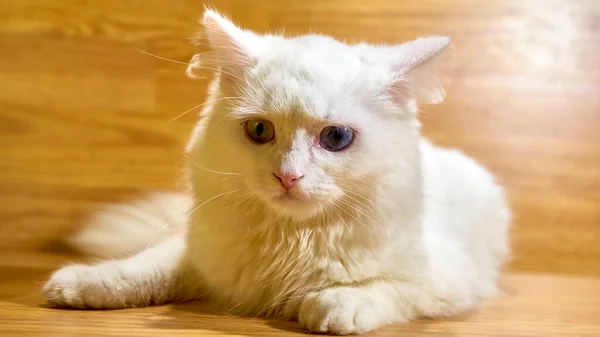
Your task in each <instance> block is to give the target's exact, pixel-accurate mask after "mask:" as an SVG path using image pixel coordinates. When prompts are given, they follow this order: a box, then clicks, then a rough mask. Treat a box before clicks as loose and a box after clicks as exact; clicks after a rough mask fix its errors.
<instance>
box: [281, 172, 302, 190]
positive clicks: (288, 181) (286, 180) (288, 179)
mask: <svg viewBox="0 0 600 337" xmlns="http://www.w3.org/2000/svg"><path fill="white" fill-rule="evenodd" d="M273 174H274V175H275V177H276V178H277V179H279V182H280V183H281V186H283V188H285V189H286V190H289V189H290V188H292V187H294V185H296V183H297V182H298V180H300V179H301V178H302V177H304V175H303V174H277V173H273Z"/></svg>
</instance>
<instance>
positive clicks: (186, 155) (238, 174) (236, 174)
mask: <svg viewBox="0 0 600 337" xmlns="http://www.w3.org/2000/svg"><path fill="white" fill-rule="evenodd" d="M183 155H184V156H185V157H186V158H187V159H189V161H191V162H192V163H193V164H194V165H196V166H197V167H198V168H201V169H203V170H205V171H207V172H211V173H216V174H224V175H235V176H241V174H240V173H236V172H221V171H215V170H211V169H207V168H206V167H204V166H202V165H200V164H198V163H196V162H195V161H194V160H193V159H192V158H191V157H190V156H189V155H188V154H187V153H183Z"/></svg>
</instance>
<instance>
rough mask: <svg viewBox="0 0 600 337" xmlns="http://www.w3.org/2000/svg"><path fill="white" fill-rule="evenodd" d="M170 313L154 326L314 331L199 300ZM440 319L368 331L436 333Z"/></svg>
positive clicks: (260, 332)
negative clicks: (238, 312)
mask: <svg viewBox="0 0 600 337" xmlns="http://www.w3.org/2000/svg"><path fill="white" fill-rule="evenodd" d="M163 314H164V315H166V316H170V317H171V318H172V320H169V321H170V322H166V320H163V321H162V322H161V321H157V322H155V323H153V324H152V325H151V327H154V328H160V329H169V328H170V329H193V330H198V333H199V334H200V335H201V334H202V333H203V332H217V333H222V334H226V335H229V334H231V335H238V336H239V335H243V336H265V335H279V334H277V332H275V331H272V330H273V329H276V330H278V331H281V334H284V332H285V335H286V336H310V335H314V334H312V333H310V332H308V331H306V330H304V329H302V328H301V327H300V326H299V324H298V322H295V321H284V320H277V319H264V318H253V317H244V316H238V315H232V314H227V313H224V311H220V310H219V309H218V308H217V307H216V306H214V305H211V304H210V303H203V302H195V303H186V304H176V305H172V306H171V307H170V310H168V311H166V312H165V313H163ZM469 316H470V314H468V313H467V314H463V315H461V317H455V318H454V319H451V320H452V321H455V320H458V321H460V320H464V319H468V317H469ZM439 322H440V320H435V319H422V320H418V321H415V322H412V323H409V324H406V323H405V324H397V325H391V326H386V327H382V328H380V329H377V330H375V331H373V332H371V333H369V334H368V336H370V337H375V336H397V335H401V336H414V337H423V336H432V335H437V333H436V332H433V331H436V330H437V329H432V326H434V327H435V325H436V324H439ZM443 335H444V336H445V337H452V336H456V334H454V333H453V332H450V331H445V332H443Z"/></svg>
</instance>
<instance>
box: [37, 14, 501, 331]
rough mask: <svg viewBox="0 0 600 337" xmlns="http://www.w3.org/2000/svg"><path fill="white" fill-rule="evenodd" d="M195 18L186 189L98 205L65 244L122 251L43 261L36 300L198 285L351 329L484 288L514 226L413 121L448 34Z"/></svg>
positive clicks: (437, 85) (434, 311)
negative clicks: (198, 100)
mask: <svg viewBox="0 0 600 337" xmlns="http://www.w3.org/2000/svg"><path fill="white" fill-rule="evenodd" d="M202 22H203V24H204V26H205V33H206V37H207V40H208V44H209V46H210V47H211V50H212V54H211V55H204V56H199V55H196V56H195V57H194V58H193V59H192V62H190V67H189V69H188V72H189V73H190V74H191V75H194V74H196V71H197V70H199V69H202V68H204V67H206V64H207V63H205V62H206V61H207V60H213V61H214V62H215V63H216V64H214V66H215V67H218V69H219V71H217V72H216V80H215V81H214V83H213V84H212V86H211V89H210V98H209V102H210V103H209V105H207V106H206V107H205V109H204V111H202V116H203V117H202V118H201V120H200V122H199V123H198V125H197V126H196V128H195V131H194V135H193V137H192V139H191V141H190V143H189V146H188V148H187V154H188V158H189V170H188V171H189V177H188V181H189V185H190V187H191V192H190V195H191V198H189V199H188V198H186V197H184V196H180V195H171V194H157V195H154V196H152V197H151V198H149V199H148V200H142V201H139V202H138V203H137V204H131V205H122V206H115V207H113V208H109V209H107V210H106V211H105V212H104V213H101V214H99V215H98V216H96V217H95V218H94V219H93V221H92V222H91V223H90V224H89V226H88V227H87V228H86V229H84V230H83V232H81V233H80V234H79V235H78V236H76V237H75V238H73V240H72V243H73V244H74V245H75V246H76V247H78V248H79V249H81V250H83V251H84V252H88V253H91V254H94V255H96V256H103V257H123V255H124V254H135V255H131V256H130V257H127V258H124V259H122V260H110V261H107V262H102V263H99V264H96V265H71V266H68V267H65V268H63V269H61V270H59V271H57V272H56V273H55V274H54V275H52V277H51V279H50V280H49V281H48V283H47V284H46V285H45V287H44V293H45V295H46V298H47V299H48V300H49V301H50V302H53V303H55V304H57V305H60V306H65V307H75V308H106V309H110V308H123V307H134V306H144V305H149V304H161V303H165V302H170V301H184V300H190V299H198V298H201V297H204V298H207V299H211V300H213V301H217V302H219V303H220V304H223V305H226V306H228V308H229V309H231V310H235V311H237V312H238V313H241V314H251V315H264V316H271V317H273V316H275V317H281V318H285V319H298V320H299V322H300V324H301V325H302V326H303V327H304V328H306V329H308V330H310V331H314V332H328V333H333V334H360V333H365V332H368V331H371V330H373V329H376V328H378V327H380V326H383V325H386V324H390V323H393V322H405V321H408V320H412V319H415V318H418V317H436V316H446V315H454V314H457V313H460V312H464V311H466V310H470V309H473V308H474V307H475V306H476V304H477V302H478V300H479V299H480V298H481V297H486V296H493V295H494V294H496V293H497V286H496V283H497V279H498V274H499V271H500V269H501V267H502V264H503V262H504V260H505V258H506V256H507V253H508V244H507V230H508V226H509V222H510V213H509V210H508V208H507V206H506V203H505V201H504V198H503V193H502V190H501V188H500V187H499V186H498V185H496V183H495V182H494V178H493V177H492V175H491V174H490V173H488V172H487V171H486V170H485V169H484V168H483V167H481V166H480V165H478V164H477V163H475V162H474V161H473V160H471V159H469V158H467V157H466V156H464V155H463V154H461V153H459V152H457V151H452V150H445V149H441V148H438V147H435V146H433V145H431V144H430V143H429V142H427V141H426V140H424V139H422V138H421V137H420V134H419V123H418V121H417V110H418V109H417V107H418V106H419V105H420V104H429V103H438V102H441V101H442V99H443V97H444V81H443V72H444V69H445V67H446V66H447V63H448V60H447V58H446V57H445V55H446V54H447V53H446V52H445V49H447V47H448V45H449V39H448V38H446V37H428V38H422V39H418V40H416V41H413V42H409V43H405V44H401V45H394V46H383V45H379V46H373V45H368V44H364V43H361V44H355V45H347V44H344V43H341V42H338V41H336V40H334V39H332V38H329V37H325V36H319V35H307V36H300V37H295V38H284V37H282V36H277V35H258V34H255V33H253V32H250V31H247V30H242V29H240V28H238V27H236V26H235V25H234V24H233V23H231V22H230V21H228V20H227V19H225V18H224V17H222V16H220V15H219V14H217V13H216V12H214V11H211V10H207V11H206V13H205V14H204V17H203V20H202ZM164 209H166V211H164ZM165 213H168V215H165ZM147 247H148V248H147ZM146 248H147V249H146Z"/></svg>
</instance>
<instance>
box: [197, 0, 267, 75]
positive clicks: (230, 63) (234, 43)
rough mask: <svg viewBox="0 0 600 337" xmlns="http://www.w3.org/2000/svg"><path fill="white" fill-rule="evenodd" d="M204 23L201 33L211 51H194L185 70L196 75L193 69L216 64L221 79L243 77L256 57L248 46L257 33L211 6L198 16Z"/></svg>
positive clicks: (253, 42) (254, 40) (255, 40)
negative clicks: (204, 52)
mask: <svg viewBox="0 0 600 337" xmlns="http://www.w3.org/2000/svg"><path fill="white" fill-rule="evenodd" d="M200 22H201V23H202V25H203V26H204V32H203V34H201V35H203V37H204V40H205V41H206V42H207V43H208V47H209V48H210V50H211V52H210V53H209V54H207V55H204V54H196V55H194V57H193V58H192V60H191V61H190V63H189V66H188V69H187V74H188V76H190V77H197V75H196V74H197V73H198V71H200V70H203V69H207V68H208V69H210V67H218V69H219V70H220V72H221V79H223V80H225V81H227V82H230V83H235V82H236V81H237V80H239V79H240V78H243V76H244V73H245V72H246V71H247V70H248V69H249V68H251V67H252V66H253V65H254V64H255V62H256V60H255V58H254V57H253V55H252V49H251V47H252V46H253V45H256V44H257V43H258V42H259V41H257V40H258V39H259V38H260V37H259V36H257V35H256V34H254V33H252V32H250V31H246V30H243V29H241V28H239V27H237V26H236V25H235V24H234V23H233V22H231V21H230V20H228V19H227V18H225V17H224V16H222V15H221V14H219V13H217V12H216V11H214V10H211V9H208V8H207V9H206V10H205V12H204V15H203V16H202V19H201V20H200Z"/></svg>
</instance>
